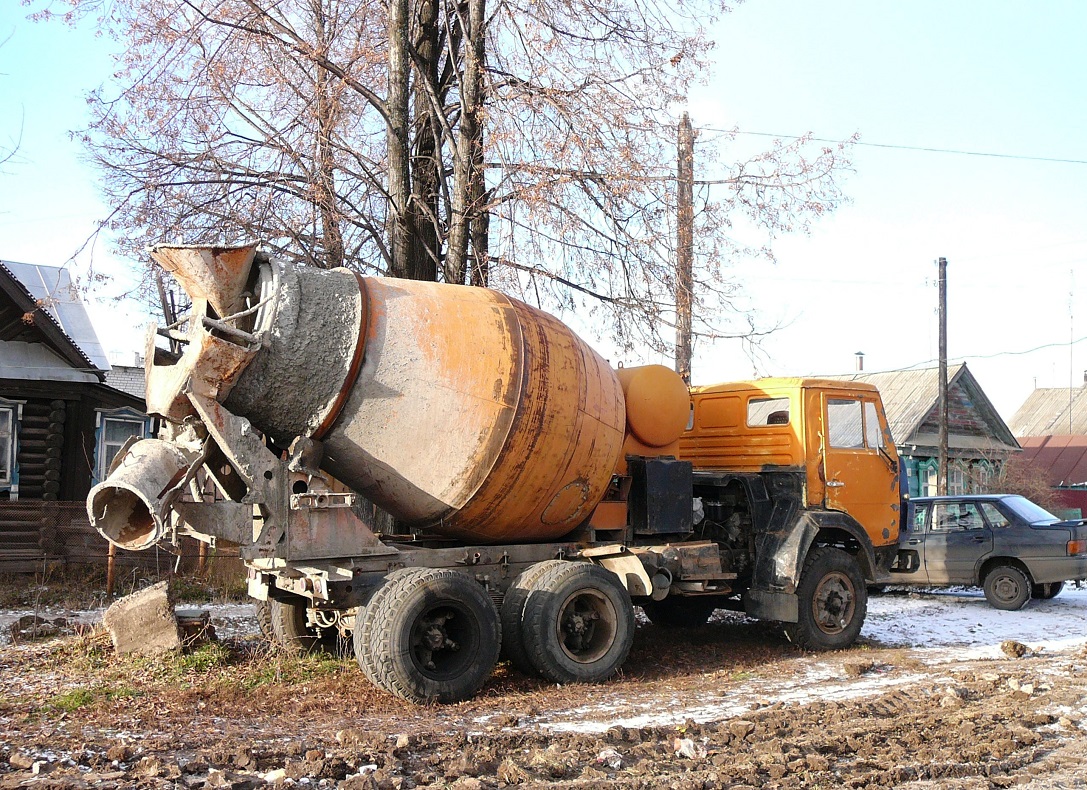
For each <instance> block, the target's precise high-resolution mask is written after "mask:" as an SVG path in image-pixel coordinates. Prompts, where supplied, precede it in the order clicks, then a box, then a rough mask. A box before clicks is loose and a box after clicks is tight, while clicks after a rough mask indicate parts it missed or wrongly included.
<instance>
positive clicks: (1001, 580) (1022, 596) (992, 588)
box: [984, 565, 1031, 612]
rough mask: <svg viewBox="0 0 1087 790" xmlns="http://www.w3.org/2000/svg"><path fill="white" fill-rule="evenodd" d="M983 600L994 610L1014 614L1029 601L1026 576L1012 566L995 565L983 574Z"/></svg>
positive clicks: (1029, 589) (1028, 581)
mask: <svg viewBox="0 0 1087 790" xmlns="http://www.w3.org/2000/svg"><path fill="white" fill-rule="evenodd" d="M984 587H985V599H986V600H987V601H988V602H989V604H990V605H991V606H992V607H993V608H994V609H1003V610H1004V611H1008V612H1014V611H1017V610H1019V609H1022V608H1023V607H1024V606H1026V604H1027V601H1029V600H1030V593H1031V585H1030V579H1029V578H1027V574H1026V573H1025V572H1024V571H1023V570H1022V569H1021V568H1017V567H1016V566H1014V565H997V566H996V567H995V568H993V569H992V570H991V571H989V572H988V573H987V574H985V584H984Z"/></svg>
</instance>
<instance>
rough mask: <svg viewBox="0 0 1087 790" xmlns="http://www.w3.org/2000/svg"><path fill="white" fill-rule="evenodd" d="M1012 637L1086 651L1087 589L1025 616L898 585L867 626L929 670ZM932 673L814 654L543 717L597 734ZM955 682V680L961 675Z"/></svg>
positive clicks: (964, 597)
mask: <svg viewBox="0 0 1087 790" xmlns="http://www.w3.org/2000/svg"><path fill="white" fill-rule="evenodd" d="M722 614H724V613H722V612H718V614H717V615H716V616H717V617H720V616H722ZM725 616H736V615H731V614H726V615H725ZM1006 640H1015V641H1018V642H1022V643H1023V644H1025V645H1027V646H1028V647H1030V648H1031V649H1033V650H1044V651H1045V652H1046V653H1047V654H1050V655H1056V654H1061V653H1071V652H1074V651H1078V650H1080V649H1081V648H1082V647H1083V645H1084V643H1085V642H1087V589H1078V588H1075V587H1066V588H1065V590H1064V592H1062V593H1061V594H1060V595H1059V596H1058V597H1057V598H1054V599H1052V600H1050V601H1031V602H1030V603H1029V604H1028V605H1027V606H1026V607H1025V608H1024V609H1021V610H1020V611H1018V612H1005V611H1001V610H998V609H994V608H992V607H991V606H990V605H989V604H988V602H987V601H986V600H985V596H984V594H983V593H982V592H981V590H974V589H955V590H932V589H926V590H919V591H909V590H905V589H902V590H892V591H889V592H888V593H886V594H883V595H873V596H871V597H870V598H869V600H868V617H867V618H866V620H865V624H864V628H863V629H862V630H861V641H862V642H869V643H871V644H873V645H874V646H881V647H901V648H904V649H907V650H908V652H909V654H910V655H911V656H912V657H914V658H916V659H918V660H919V661H921V662H922V663H923V664H925V665H926V666H933V665H938V664H942V663H948V662H951V661H968V660H978V659H990V658H1001V657H1004V654H1003V653H1002V651H1001V649H1000V645H1001V643H1002V642H1004V641H1006ZM926 678H927V679H929V680H932V679H938V677H934V676H933V675H930V674H929V675H926V674H918V673H916V672H910V671H906V670H903V669H896V668H887V667H881V666H878V665H877V666H876V667H874V668H873V669H872V670H871V671H868V672H865V673H863V674H861V675H860V676H859V677H850V676H849V675H848V673H846V672H844V671H843V665H842V662H841V660H840V659H835V658H833V657H832V658H829V659H824V658H822V657H820V656H818V655H807V656H799V657H798V658H797V659H796V664H795V667H794V672H793V674H792V675H791V676H790V677H789V678H788V679H787V680H785V681H784V682H783V680H782V678H780V677H766V678H760V677H755V678H751V679H750V680H748V681H745V682H744V684H743V685H742V687H740V690H736V688H737V687H736V685H735V684H730V688H732V690H731V691H729V692H724V693H722V694H720V695H718V694H717V693H715V692H714V691H713V690H712V688H707V689H706V691H705V693H704V694H701V695H699V697H698V698H697V699H692V698H691V697H690V695H689V693H686V694H679V695H676V696H674V697H669V698H662V697H661V696H660V695H659V694H658V695H657V696H656V697H647V698H645V699H631V698H626V699H615V698H613V697H612V696H611V695H609V694H607V691H606V686H605V687H601V691H602V696H603V697H604V699H601V700H595V701H592V702H589V703H587V704H586V705H583V706H581V707H579V708H576V709H573V710H565V711H549V712H547V713H545V714H543V715H542V716H540V717H539V718H537V719H536V720H535V723H536V724H539V725H540V726H542V727H546V728H549V729H553V730H559V731H574V732H586V733H591V732H603V731H605V730H607V729H608V728H609V727H613V726H616V725H619V726H623V727H646V726H669V725H672V724H681V723H683V722H684V721H686V720H687V719H692V720H694V721H696V722H706V721H719V720H721V719H725V718H729V717H735V716H742V715H743V714H744V713H746V712H748V711H751V710H754V709H756V708H758V707H762V706H765V705H771V704H774V703H779V702H780V703H786V704H805V703H808V702H812V701H814V700H816V699H821V700H844V699H853V698H857V697H864V696H869V695H874V694H881V693H884V692H886V691H888V690H889V689H891V688H892V687H899V686H908V685H910V684H914V683H917V682H918V681H920V680H923V679H926ZM947 679H948V681H949V683H950V682H951V675H948V676H947ZM710 680H711V683H710V684H709V686H711V687H712V678H710ZM590 696H596V695H595V694H592V695H590Z"/></svg>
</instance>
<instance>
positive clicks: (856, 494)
mask: <svg viewBox="0 0 1087 790" xmlns="http://www.w3.org/2000/svg"><path fill="white" fill-rule="evenodd" d="M823 436H824V441H823V444H824V447H823V479H824V481H825V485H826V493H825V494H824V497H825V499H824V506H825V507H826V508H827V509H828V510H840V511H843V512H846V513H849V514H850V515H851V516H853V518H855V519H856V520H857V521H858V522H859V523H860V524H861V526H863V527H864V529H865V531H866V532H867V533H868V535H869V537H871V538H872V541H873V542H874V543H875V544H876V545H877V546H878V545H882V544H885V543H886V542H887V541H888V540H891V539H894V538H895V536H896V535H897V534H898V504H899V496H898V459H897V453H895V451H894V448H893V446H891V443H890V431H888V430H887V427H886V425H885V424H884V423H883V421H882V420H881V419H880V413H879V407H878V406H877V404H876V400H875V398H874V397H873V398H869V397H866V396H863V395H852V394H842V393H830V392H827V393H824V394H823Z"/></svg>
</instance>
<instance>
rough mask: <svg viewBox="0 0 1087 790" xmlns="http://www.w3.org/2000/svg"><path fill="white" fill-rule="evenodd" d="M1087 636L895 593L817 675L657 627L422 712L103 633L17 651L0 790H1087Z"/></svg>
mask: <svg viewBox="0 0 1087 790" xmlns="http://www.w3.org/2000/svg"><path fill="white" fill-rule="evenodd" d="M244 617H245V610H244V609H240V610H235V611H234V616H232V617H226V616H223V617H220V618H219V621H218V623H217V627H218V628H219V629H220V630H224V631H228V632H230V633H232V634H235V635H241V634H244V632H246V630H247V628H248V626H245V625H244V624H242V625H239V623H240V622H242V621H243V620H244ZM1085 618H1087V592H1083V591H1072V592H1071V593H1065V594H1064V595H1062V596H1061V597H1060V598H1058V599H1055V600H1054V601H1052V602H1048V603H1045V604H1038V603H1035V604H1032V605H1031V606H1030V607H1028V608H1027V609H1026V610H1024V611H1023V612H1017V613H994V610H991V609H988V607H987V606H986V605H985V604H984V601H983V600H981V599H979V598H977V596H974V595H973V594H967V595H948V594H935V595H916V594H912V595H890V596H883V597H881V598H878V599H873V601H872V603H871V611H870V614H869V619H868V623H867V624H866V628H865V631H864V632H863V636H864V639H863V642H862V643H861V644H860V645H858V646H857V647H855V648H853V649H851V650H849V651H844V652H841V653H835V654H821V655H811V654H804V653H801V652H799V651H797V650H795V649H794V648H793V647H792V646H791V645H789V644H788V643H787V642H785V641H784V640H783V639H782V638H781V637H780V636H778V634H777V633H776V632H775V631H774V629H772V628H770V627H769V626H767V625H765V624H760V623H754V622H750V621H746V620H744V619H743V618H739V617H735V616H724V615H720V614H719V616H718V617H717V618H715V620H714V621H713V622H711V623H710V624H709V625H707V626H705V627H703V628H699V629H694V630H690V631H665V630H661V629H659V628H656V627H654V626H651V625H648V624H643V625H642V626H641V627H640V628H639V630H638V634H637V639H636V643H635V647H634V650H633V652H632V656H631V659H630V660H629V661H628V663H627V666H626V668H625V671H624V674H623V676H622V677H621V678H618V679H616V680H615V681H613V682H610V683H607V684H604V685H601V686H574V687H565V688H557V687H552V686H548V685H545V684H543V683H541V682H539V681H537V680H532V679H529V678H526V677H523V676H521V675H519V674H517V673H515V672H513V671H510V670H507V669H506V668H504V667H500V668H499V671H498V672H497V673H496V675H495V677H494V678H493V680H492V681H491V682H490V683H489V684H488V685H487V687H486V688H485V689H484V692H483V694H482V695H481V696H480V697H479V698H477V699H475V700H473V701H471V702H468V703H464V704H461V705H454V706H447V707H424V708H420V707H414V706H410V705H406V704H404V703H402V702H400V701H399V700H396V699H394V698H392V697H389V696H388V695H385V694H382V693H380V692H377V691H374V690H373V689H372V688H370V687H369V686H368V685H367V684H366V682H365V680H364V679H363V678H362V676H361V673H360V672H359V671H358V669H357V668H356V667H354V666H353V664H352V663H350V662H335V661H329V660H324V661H318V660H316V659H306V660H303V661H298V660H294V659H283V658H277V657H274V656H271V657H270V656H268V655H267V654H266V653H265V652H264V650H263V648H262V647H261V646H260V645H259V644H258V643H257V642H256V640H253V639H245V640H239V641H234V642H231V643H230V644H231V649H229V650H224V649H217V650H214V651H211V652H209V651H202V652H201V653H199V654H196V655H194V656H190V657H188V658H187V659H185V660H183V661H182V660H178V661H175V662H172V663H171V662H163V661H150V660H146V659H126V660H122V659H118V658H116V657H114V656H112V654H111V651H110V650H109V644H108V639H105V638H104V637H103V636H101V635H98V636H90V637H83V638H76V637H69V638H67V639H62V640H57V641H52V642H47V643H39V644H31V645H25V644H24V645H6V646H4V647H3V648H0V732H2V733H3V736H2V737H3V748H2V750H0V788H2V787H12V786H19V785H24V784H25V785H31V786H38V785H40V786H45V787H68V786H72V787H75V786H95V787H103V786H106V787H108V786H114V787H131V786H141V787H236V788H242V787H259V786H263V785H265V784H269V783H271V784H280V785H291V784H293V785H297V786H308V787H333V786H340V787H354V788H412V787H430V786H433V787H445V786H453V787H458V788H492V787H505V786H507V785H520V786H525V787H533V786H555V787H616V788H643V787H644V788H657V787H669V788H673V787H674V788H716V787H722V788H723V787H771V788H793V787H909V788H922V787H940V788H948V787H962V788H988V787H1008V786H1022V787H1030V788H1059V787H1084V786H1087V750H1085V748H1084V746H1085V743H1087V740H1085V736H1084V727H1087V672H1085V670H1087V655H1085V651H1084V644H1085V643H1087V629H1085V628H1084V627H1083V624H1084V622H1085ZM1001 645H1003V648H1002V647H1001Z"/></svg>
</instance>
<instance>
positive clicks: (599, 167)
mask: <svg viewBox="0 0 1087 790" xmlns="http://www.w3.org/2000/svg"><path fill="white" fill-rule="evenodd" d="M36 1H37V0H32V2H36ZM41 2H46V5H45V7H40V8H39V10H38V14H37V15H38V16H39V17H43V18H45V17H51V16H57V15H59V13H60V12H59V11H58V10H57V8H56V6H57V5H58V4H60V6H61V8H62V9H63V10H65V11H66V13H65V14H64V15H65V16H66V18H67V19H69V20H72V19H79V18H85V17H87V16H93V17H95V19H96V22H97V23H98V24H99V25H101V26H102V27H104V28H105V29H107V30H109V31H110V32H111V33H112V34H113V35H114V36H116V37H117V38H118V39H120V40H123V41H124V42H125V43H126V46H125V48H124V51H123V54H122V55H121V59H120V62H119V64H118V71H117V74H116V76H115V79H114V82H113V86H112V87H111V88H110V90H109V91H100V92H98V93H96V94H94V95H93V96H92V97H91V98H92V103H91V107H92V113H93V116H92V121H91V123H90V125H89V127H88V129H87V130H86V132H85V141H86V144H87V148H88V150H89V151H90V153H91V155H92V156H93V157H94V159H95V161H96V162H97V163H98V164H99V166H100V167H101V170H102V173H103V177H104V187H105V190H106V192H107V195H108V198H109V200H110V202H111V204H112V205H113V206H114V207H115V209H114V213H113V215H112V217H111V218H110V225H111V227H112V228H113V229H114V230H115V231H117V232H118V235H119V236H120V238H121V242H120V243H121V246H122V247H127V248H129V251H131V252H134V251H135V249H137V248H142V247H143V246H144V245H146V244H147V243H148V242H153V241H161V240H163V239H167V240H171V241H189V242H196V241H201V242H206V241H216V242H231V241H237V240H241V239H252V238H259V239H260V240H262V241H263V242H264V243H265V244H266V245H268V246H269V247H270V248H271V249H272V250H273V251H274V252H276V253H278V254H279V255H282V256H286V257H288V258H292V259H294V260H298V261H302V262H305V263H310V264H314V265H319V266H339V265H349V266H353V267H356V268H358V269H361V270H364V271H371V272H378V273H388V274H394V275H398V276H406V277H413V278H422V279H442V280H445V281H448V282H456V283H473V284H481V285H482V284H489V285H491V286H493V287H497V288H500V289H502V290H505V291H507V292H511V293H513V294H515V295H518V296H521V297H522V298H526V299H528V300H529V301H534V302H537V303H541V304H543V305H545V306H547V307H549V308H551V309H558V310H578V311H584V310H586V309H587V310H589V311H590V312H592V313H594V314H595V316H596V318H597V319H598V323H599V324H600V325H602V326H608V327H610V330H611V335H612V337H613V338H614V339H615V340H617V341H618V342H619V343H620V345H623V346H627V347H630V346H634V345H639V346H644V345H646V344H649V345H651V346H652V347H655V348H660V349H664V348H667V347H668V346H669V345H670V343H669V341H667V340H665V339H664V338H665V337H668V338H671V336H672V332H671V331H665V330H667V329H668V328H669V327H671V326H673V325H674V316H675V301H676V300H675V293H676V284H675V260H674V253H675V250H674V246H675V243H674V242H675V222H676V219H675V215H676V182H675V170H674V165H673V163H674V161H675V154H674V132H673V130H674V128H675V115H676V108H677V107H679V105H680V104H681V103H682V102H683V99H684V97H685V95H686V92H687V88H688V86H689V85H690V83H691V82H692V80H693V79H695V78H696V77H697V76H699V75H700V74H702V73H704V72H705V71H706V67H707V58H708V55H709V51H710V48H711V43H710V42H709V41H707V40H706V39H705V37H704V35H703V32H702V28H701V26H700V25H701V24H702V23H703V22H704V21H706V20H709V19H711V18H712V17H713V15H714V14H715V13H716V12H718V11H720V10H721V6H720V5H719V0H718V2H715V0H681V2H678V3H672V2H664V0H609V2H602V1H601V0H490V2H489V3H488V2H487V0H387V2H376V0H280V2H277V3H274V4H273V3H266V2H259V1H258V0H126V2H119V1H118V2H113V0H52V1H51V2H50V1H49V0H41ZM110 91H112V92H110ZM725 142H727V140H726V141H725ZM846 148H847V145H843V146H840V147H822V148H820V147H814V148H813V146H812V145H811V144H810V141H808V140H807V139H801V140H798V141H793V142H791V143H778V144H775V146H774V147H773V148H771V149H770V150H769V151H767V152H765V153H764V154H761V155H760V156H757V157H754V158H751V159H748V160H745V161H744V162H742V163H731V164H729V165H727V166H726V165H724V164H723V163H722V159H723V157H725V156H726V153H727V152H725V151H723V150H718V151H709V152H705V153H704V155H703V159H702V164H703V165H704V166H705V167H709V168H711V169H712V172H715V173H720V174H722V175H721V177H719V178H716V179H710V180H703V181H702V182H701V183H700V184H699V187H698V193H699V194H698V195H697V205H696V211H695V217H694V222H695V228H694V236H695V239H696V244H695V261H696V263H695V271H694V274H693V285H694V288H693V292H694V293H693V296H694V303H695V304H694V312H695V313H696V315H698V316H700V321H699V322H698V324H697V327H696V332H695V333H696V334H701V335H702V336H716V335H721V334H730V333H731V334H747V333H749V332H750V331H751V324H750V323H749V322H745V321H744V320H741V321H740V322H739V323H738V325H737V324H736V323H735V322H733V321H732V320H731V319H732V317H734V316H735V315H736V312H737V311H735V310H734V309H732V307H731V302H730V300H731V298H732V296H733V295H734V294H735V293H736V288H737V284H736V283H734V282H733V281H731V280H730V279H729V277H728V275H727V268H726V264H727V263H728V261H729V260H730V259H732V258H733V257H734V256H736V255H747V254H768V242H769V241H770V240H772V239H773V238H774V237H775V236H776V235H778V234H780V233H784V232H790V231H794V230H803V229H805V228H806V227H807V226H808V224H809V223H810V222H811V221H812V219H814V218H816V217H818V216H819V215H821V214H822V213H825V212H827V211H830V210H833V209H834V208H835V207H836V206H837V205H838V204H839V202H840V201H841V200H842V195H841V193H840V191H839V189H838V176H839V175H840V173H841V171H842V170H843V169H844V168H847V167H848V160H847V158H846ZM714 156H716V157H718V159H717V161H714ZM737 222H740V223H743V224H746V225H748V226H750V227H753V228H755V229H757V230H758V232H759V233H760V234H761V239H762V241H761V242H759V243H757V244H751V243H741V242H740V241H738V240H737V239H736V238H734V237H733V235H732V233H733V229H734V227H735V226H736V223H737Z"/></svg>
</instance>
